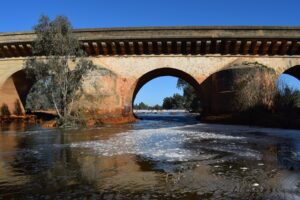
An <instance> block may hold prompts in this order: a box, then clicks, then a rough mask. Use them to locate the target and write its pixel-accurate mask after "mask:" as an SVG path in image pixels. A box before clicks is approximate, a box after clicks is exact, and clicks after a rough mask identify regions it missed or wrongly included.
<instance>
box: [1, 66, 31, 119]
mask: <svg viewBox="0 0 300 200" xmlns="http://www.w3.org/2000/svg"><path fill="white" fill-rule="evenodd" d="M34 82H35V81H34V80H31V79H29V78H27V76H26V73H25V71H24V70H23V69H20V70H18V71H16V72H14V73H13V74H11V75H10V76H9V77H8V78H6V80H5V81H4V83H3V84H2V85H1V86H0V94H1V98H0V107H1V106H5V105H7V107H8V109H9V111H10V112H11V113H14V111H15V109H16V102H19V103H20V106H21V110H22V111H23V112H25V105H26V99H27V95H28V93H29V91H30V89H31V87H32V86H33V84H34Z"/></svg>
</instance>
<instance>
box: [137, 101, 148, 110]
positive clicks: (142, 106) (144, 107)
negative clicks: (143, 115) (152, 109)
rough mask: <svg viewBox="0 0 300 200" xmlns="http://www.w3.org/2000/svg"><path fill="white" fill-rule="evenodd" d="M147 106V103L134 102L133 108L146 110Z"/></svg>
mask: <svg viewBox="0 0 300 200" xmlns="http://www.w3.org/2000/svg"><path fill="white" fill-rule="evenodd" d="M148 108H149V106H148V105H147V104H145V103H144V102H140V103H139V104H136V105H135V106H134V109H138V110H147V109H148Z"/></svg>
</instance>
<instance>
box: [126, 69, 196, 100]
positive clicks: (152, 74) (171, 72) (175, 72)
mask: <svg viewBox="0 0 300 200" xmlns="http://www.w3.org/2000/svg"><path fill="white" fill-rule="evenodd" d="M162 76H173V77H177V78H180V79H183V80H185V81H186V82H188V83H189V84H190V85H191V86H193V87H194V88H195V91H196V92H199V91H200V84H199V82H198V81H197V80H196V79H195V78H194V77H193V75H191V74H189V73H187V72H185V71H183V70H180V69H176V68H169V67H163V68H157V69H154V70H151V71H149V72H147V73H145V74H143V75H142V76H140V77H139V78H138V79H137V81H136V82H135V84H134V86H133V87H134V88H133V90H132V91H133V94H132V98H131V101H132V105H133V103H134V100H135V98H136V95H137V94H138V92H139V91H140V89H141V88H142V87H143V86H144V85H145V84H147V83H148V82H149V81H151V80H153V79H155V78H158V77H162ZM198 95H199V93H198Z"/></svg>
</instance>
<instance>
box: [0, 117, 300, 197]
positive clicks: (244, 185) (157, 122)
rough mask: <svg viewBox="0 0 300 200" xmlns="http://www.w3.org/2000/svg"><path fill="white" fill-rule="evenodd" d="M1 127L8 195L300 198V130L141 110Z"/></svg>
mask: <svg viewBox="0 0 300 200" xmlns="http://www.w3.org/2000/svg"><path fill="white" fill-rule="evenodd" d="M140 117H141V118H143V120H140V121H138V122H136V123H134V124H127V125H118V126H105V127H99V128H95V129H88V130H87V129H85V130H67V131H62V130H58V129H42V128H39V127H28V126H24V125H21V124H19V125H18V124H11V125H8V126H4V127H1V128H0V199H68V198H69V199H300V156H299V155H300V131H298V130H283V129H267V128H256V127H247V126H229V125H213V124H203V123H199V122H198V121H196V120H195V119H194V117H193V116H190V115H185V114H172V115H169V114H165V115H159V114H147V115H140Z"/></svg>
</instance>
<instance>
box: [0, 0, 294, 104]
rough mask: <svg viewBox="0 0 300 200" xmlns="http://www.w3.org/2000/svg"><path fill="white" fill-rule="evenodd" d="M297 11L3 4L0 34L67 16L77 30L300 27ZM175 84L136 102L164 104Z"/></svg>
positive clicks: (138, 2)
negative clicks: (43, 17)
mask: <svg viewBox="0 0 300 200" xmlns="http://www.w3.org/2000/svg"><path fill="white" fill-rule="evenodd" d="M299 8H300V1H299V0H209V1H205V0H110V1H109V0H105V1H104V0H3V1H1V12H0V32H13V31H24V30H31V28H32V26H33V25H34V24H36V22H37V20H38V18H39V16H40V15H41V14H45V15H48V16H50V17H52V18H53V17H55V16H57V15H65V16H67V17H68V18H69V19H70V21H71V22H72V24H73V26H74V28H96V27H127V26H179V25H184V26H190V25H209V26H211V25H284V26H286V25H289V26H299V25H300V11H299ZM284 80H288V82H291V84H292V85H294V86H295V87H297V86H296V85H297V84H298V85H300V84H299V83H297V82H295V81H293V80H292V79H286V78H284ZM176 81H177V80H176V79H175V78H172V77H164V78H160V79H155V80H153V81H151V82H149V84H147V85H145V87H144V88H142V90H141V91H140V94H138V96H137V100H139V99H140V100H143V101H145V102H147V103H149V104H152V105H153V104H156V103H161V100H162V98H164V97H165V96H169V94H173V93H174V92H180V91H178V90H176ZM162 83H163V84H162ZM158 86H160V87H159V88H160V89H159V90H157V88H158ZM162 86H164V87H165V88H163V87H162ZM298 87H299V88H300V86H298ZM153 91H155V92H153ZM149 93H151V94H152V95H149ZM141 94H142V95H141ZM146 94H147V95H146ZM140 96H141V97H140ZM142 96H144V97H142Z"/></svg>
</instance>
